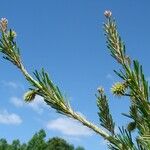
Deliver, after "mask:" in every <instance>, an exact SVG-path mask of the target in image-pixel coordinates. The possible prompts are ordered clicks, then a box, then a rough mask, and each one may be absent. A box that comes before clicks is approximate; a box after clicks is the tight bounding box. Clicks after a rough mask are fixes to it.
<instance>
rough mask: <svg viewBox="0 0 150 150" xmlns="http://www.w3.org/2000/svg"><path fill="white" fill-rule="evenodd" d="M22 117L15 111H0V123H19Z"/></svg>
mask: <svg viewBox="0 0 150 150" xmlns="http://www.w3.org/2000/svg"><path fill="white" fill-rule="evenodd" d="M21 123H22V119H21V118H20V116H19V115H17V114H15V113H8V112H7V110H5V111H2V112H0V124H7V125H19V124H21Z"/></svg>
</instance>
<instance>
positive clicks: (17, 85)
mask: <svg viewBox="0 0 150 150" xmlns="http://www.w3.org/2000/svg"><path fill="white" fill-rule="evenodd" d="M1 83H2V84H3V86H5V87H9V88H13V89H18V88H21V89H22V90H24V86H23V85H22V84H20V83H16V82H14V81H4V80H3V81H1Z"/></svg>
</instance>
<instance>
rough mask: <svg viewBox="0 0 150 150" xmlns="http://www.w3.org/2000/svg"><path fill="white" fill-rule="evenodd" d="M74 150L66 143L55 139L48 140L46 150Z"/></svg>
mask: <svg viewBox="0 0 150 150" xmlns="http://www.w3.org/2000/svg"><path fill="white" fill-rule="evenodd" d="M54 149H55V150H74V146H73V145H70V144H69V143H67V142H66V141H65V140H64V139H61V138H58V137H55V138H52V139H49V140H48V142H47V148H46V150H54Z"/></svg>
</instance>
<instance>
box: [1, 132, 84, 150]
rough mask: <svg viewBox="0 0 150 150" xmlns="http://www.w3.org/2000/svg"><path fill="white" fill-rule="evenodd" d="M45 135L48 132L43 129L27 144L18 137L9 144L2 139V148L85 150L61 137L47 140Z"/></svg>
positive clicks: (8, 149)
mask: <svg viewBox="0 0 150 150" xmlns="http://www.w3.org/2000/svg"><path fill="white" fill-rule="evenodd" d="M45 137H46V133H45V131H44V130H43V129H41V130H40V131H39V132H37V133H35V134H34V135H33V137H32V138H31V139H30V140H29V142H28V143H27V144H26V143H23V144H21V143H20V141H19V140H18V139H17V140H13V141H12V143H11V144H8V143H7V140H6V139H0V150H84V148H83V147H80V146H79V147H77V148H76V149H75V148H74V146H73V145H72V144H69V143H68V142H67V141H66V140H64V139H62V138H59V137H54V138H51V139H49V140H48V141H46V140H45Z"/></svg>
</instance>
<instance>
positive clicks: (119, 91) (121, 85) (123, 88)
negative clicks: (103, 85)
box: [111, 82, 127, 96]
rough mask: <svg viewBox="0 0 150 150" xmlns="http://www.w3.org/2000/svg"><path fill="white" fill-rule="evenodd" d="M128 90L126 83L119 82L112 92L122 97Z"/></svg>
mask: <svg viewBox="0 0 150 150" xmlns="http://www.w3.org/2000/svg"><path fill="white" fill-rule="evenodd" d="M126 89H127V85H126V84H125V83H121V82H117V83H115V84H114V85H113V86H112V88H111V91H112V93H113V94H114V95H116V96H122V95H123V94H125V91H126Z"/></svg>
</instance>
